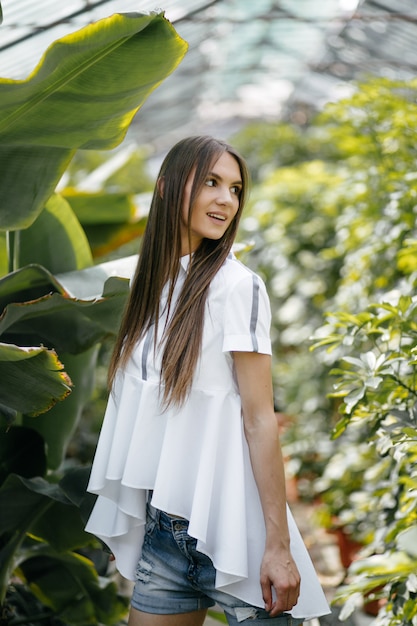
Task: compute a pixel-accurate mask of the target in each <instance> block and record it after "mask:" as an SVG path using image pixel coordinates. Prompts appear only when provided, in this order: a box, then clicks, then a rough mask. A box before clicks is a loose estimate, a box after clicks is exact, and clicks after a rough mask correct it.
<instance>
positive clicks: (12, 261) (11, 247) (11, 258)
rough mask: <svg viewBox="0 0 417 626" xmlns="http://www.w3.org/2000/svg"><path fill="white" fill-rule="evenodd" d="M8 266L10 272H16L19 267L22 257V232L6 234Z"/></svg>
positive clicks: (16, 231) (8, 232)
mask: <svg viewBox="0 0 417 626" xmlns="http://www.w3.org/2000/svg"><path fill="white" fill-rule="evenodd" d="M6 246H7V265H8V272H9V273H10V272H14V271H15V270H17V269H18V267H19V256H20V231H19V230H8V231H7V232H6Z"/></svg>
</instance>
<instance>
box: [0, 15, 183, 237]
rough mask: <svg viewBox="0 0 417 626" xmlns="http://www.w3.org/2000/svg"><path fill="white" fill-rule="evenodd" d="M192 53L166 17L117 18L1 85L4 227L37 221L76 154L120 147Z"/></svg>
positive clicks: (55, 48)
mask: <svg viewBox="0 0 417 626" xmlns="http://www.w3.org/2000/svg"><path fill="white" fill-rule="evenodd" d="M186 49H187V44H186V43H185V42H184V40H182V39H181V38H180V37H179V36H178V34H177V33H176V31H175V29H174V28H173V26H172V25H171V24H170V23H169V22H168V21H167V20H166V19H165V18H164V16H163V14H162V13H159V14H157V13H152V14H149V15H144V14H139V13H130V14H115V15H112V16H111V17H109V18H106V19H104V20H100V21H99V22H96V23H94V24H91V25H89V26H87V27H85V28H83V29H81V30H79V31H77V32H75V33H73V34H71V35H68V36H66V37H63V38H62V39H60V40H58V41H56V42H54V43H53V44H52V45H51V46H50V47H49V48H48V50H47V51H46V53H45V55H44V57H43V59H42V60H41V62H40V63H39V65H38V66H37V67H36V69H35V70H34V72H33V73H32V74H31V75H30V76H29V77H28V78H27V79H26V80H22V81H15V80H9V79H2V80H0V116H1V121H0V207H1V220H0V227H1V228H2V229H4V230H16V229H21V228H25V227H27V226H29V225H30V224H31V223H32V222H33V221H34V219H35V218H36V216H37V215H38V214H39V212H40V211H41V210H42V208H43V206H44V204H45V202H46V200H47V199H48V197H49V196H50V195H51V193H52V192H53V190H54V188H55V186H56V183H57V182H58V180H59V178H60V177H61V175H62V173H63V172H64V170H65V168H66V166H67V164H68V163H69V161H70V160H71V158H72V156H73V154H74V152H75V150H76V149H78V148H97V149H107V148H112V147H115V146H116V145H118V144H119V143H120V142H121V141H122V139H123V138H124V136H125V134H126V132H127V129H128V127H129V124H130V122H131V121H132V119H133V117H134V115H135V113H136V112H137V110H138V109H139V108H140V106H141V105H142V104H143V102H144V101H145V100H146V98H147V97H148V96H149V94H150V93H151V92H152V91H153V90H154V89H155V88H156V87H157V86H158V85H159V84H160V83H161V82H162V81H163V80H164V79H165V78H166V77H167V76H168V75H169V74H170V73H171V72H172V71H173V70H174V69H175V67H176V66H177V65H178V63H179V62H180V61H181V59H182V58H183V56H184V54H185V52H186Z"/></svg>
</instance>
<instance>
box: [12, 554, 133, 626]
mask: <svg viewBox="0 0 417 626" xmlns="http://www.w3.org/2000/svg"><path fill="white" fill-rule="evenodd" d="M19 571H20V572H21V573H23V575H24V577H25V579H26V581H27V582H28V584H29V585H30V587H31V588H32V590H33V592H34V593H35V595H36V596H37V597H38V598H39V599H40V600H42V602H43V603H44V604H45V605H46V606H49V607H51V608H52V609H53V611H54V613H55V614H56V615H57V617H59V618H60V619H62V620H63V621H64V622H65V624H68V625H74V626H75V625H77V626H85V625H86V624H99V623H100V624H109V625H110V624H111V625H114V624H117V623H120V621H121V619H122V618H123V617H126V613H127V611H128V604H129V600H128V598H127V597H124V596H121V595H119V594H118V591H117V585H116V583H114V582H109V581H104V580H100V579H99V577H98V575H97V572H96V571H95V570H94V568H93V566H92V563H91V561H89V560H88V559H86V558H85V557H83V556H81V555H79V554H74V553H67V552H66V553H64V554H60V555H58V554H53V553H51V554H48V550H43V553H41V555H40V556H36V557H33V558H31V559H28V560H26V561H25V562H24V563H23V564H22V565H21V566H20V568H19ZM104 583H106V584H104Z"/></svg>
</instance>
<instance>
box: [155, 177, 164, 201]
mask: <svg viewBox="0 0 417 626" xmlns="http://www.w3.org/2000/svg"><path fill="white" fill-rule="evenodd" d="M156 186H157V188H158V192H159V195H160V196H161V198H163V197H164V189H165V178H164V177H163V176H161V178H158V180H157V181H156Z"/></svg>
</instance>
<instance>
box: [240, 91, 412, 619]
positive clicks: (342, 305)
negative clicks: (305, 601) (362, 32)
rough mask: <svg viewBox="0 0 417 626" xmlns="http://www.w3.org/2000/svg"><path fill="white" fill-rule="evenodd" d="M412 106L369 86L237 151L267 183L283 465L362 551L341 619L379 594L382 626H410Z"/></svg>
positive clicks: (253, 216) (254, 202) (263, 244)
mask: <svg viewBox="0 0 417 626" xmlns="http://www.w3.org/2000/svg"><path fill="white" fill-rule="evenodd" d="M416 91H417V81H410V82H408V83H406V84H405V83H401V82H399V81H389V80H386V79H370V80H369V81H368V82H364V83H362V84H359V85H357V86H356V91H355V93H354V94H353V95H352V96H351V97H350V98H348V99H346V100H341V101H338V102H335V103H331V104H329V105H328V106H327V107H325V110H324V111H323V113H321V114H320V115H319V116H318V117H317V118H316V119H315V120H313V122H312V125H311V126H310V127H309V128H305V129H297V128H296V127H294V126H292V125H291V126H290V127H288V128H284V127H283V125H277V126H276V127H272V128H270V129H269V131H268V129H267V128H265V127H263V126H262V125H261V126H257V127H253V128H252V129H250V130H249V131H248V133H247V135H246V134H245V133H246V131H243V133H242V135H241V138H240V139H241V143H238V145H239V147H241V150H242V152H243V153H245V151H246V152H247V150H248V149H249V153H250V151H251V150H252V154H250V156H251V159H252V157H253V160H252V161H251V163H252V167H254V168H257V173H256V174H255V176H254V179H255V180H256V181H258V185H257V186H256V187H255V190H254V192H253V194H252V196H251V204H250V207H249V215H248V216H247V217H246V218H244V219H243V222H242V231H241V234H242V236H243V237H244V238H245V239H247V240H252V241H253V248H252V250H251V252H250V253H248V255H247V261H248V262H249V264H250V265H251V266H252V267H254V269H256V270H258V271H259V272H260V273H261V274H262V275H263V277H264V278H265V280H266V281H267V284H268V290H269V293H270V294H271V301H272V313H273V341H274V352H275V357H276V358H275V362H276V365H275V369H274V376H275V382H276V385H275V386H276V390H277V404H278V406H279V409H280V410H281V411H282V412H285V413H289V414H290V416H291V420H290V424H292V426H290V427H289V428H287V430H286V432H285V433H284V438H283V441H284V451H285V453H286V454H287V455H289V456H290V459H291V461H290V465H289V467H290V470H291V469H292V470H293V471H294V473H297V474H298V475H299V476H306V475H307V474H308V473H310V474H312V477H313V478H314V477H315V476H316V477H317V476H320V478H318V479H317V480H316V481H314V482H313V483H312V482H311V481H310V483H309V484H308V485H307V488H306V489H305V492H309V493H310V494H313V495H317V494H319V495H320V497H321V499H322V506H321V508H320V516H321V520H326V524H335V523H337V524H339V525H340V524H344V525H347V526H348V527H349V528H350V530H351V531H352V533H353V535H354V536H355V535H356V536H357V537H359V538H360V539H361V540H362V541H364V542H365V547H364V552H363V557H364V558H362V559H360V560H359V561H357V563H356V564H355V566H354V567H352V570H351V571H349V580H351V584H350V585H349V586H348V587H347V588H343V589H342V590H341V592H340V594H339V596H338V598H339V600H340V599H343V600H344V601H346V600H347V599H349V601H348V603H347V605H346V609H345V615H348V613H349V611H351V610H352V609H353V607H354V606H355V602H356V601H357V592H359V591H361V593H362V592H367V591H369V590H371V589H374V588H378V589H379V590H378V594H380V595H382V596H383V597H384V598H385V599H386V600H387V603H386V604H385V607H384V609H382V612H381V616H380V619H381V620H382V621H381V622H380V623H383V624H384V625H386V626H394V625H395V626H396V625H397V624H400V623H401V624H405V625H409V626H411V624H412V620H413V619H414V622H415V615H414V611H415V601H416V578H415V577H416V570H417V562H416V555H415V552H412V551H410V541H408V542H405V540H404V533H405V532H406V530H407V529H411V528H414V527H415V526H416V523H417V521H416V511H417V501H416V494H417V490H416V470H415V467H416V445H417V443H416V442H417V430H416V429H417V418H416V415H417V410H416V408H415V407H416V406H417V404H416V394H417V386H416V364H417V361H416V351H415V346H416V339H417V336H416V330H417V326H416V304H415V296H414V294H415V288H416V279H417V272H416V269H417V262H416V241H417V233H416V226H415V223H416V214H417V211H416V208H415V207H416V202H415V198H416V196H417V187H416V180H417V176H416V173H415V163H416V157H417V147H416V142H415V127H416V121H417V119H416V118H417V105H416V95H417V93H416ZM313 138H314V141H315V143H314V142H313V143H311V141H312V139H313ZM286 142H288V143H290V144H291V145H290V146H289V147H288V148H287V145H286ZM287 157H288V160H286V159H287ZM293 158H294V161H291V159H293ZM263 159H265V160H266V164H264V167H260V166H259V163H260V161H261V160H263ZM271 164H272V167H270V165H271ZM326 312H327V313H328V314H327V315H326ZM312 336H313V337H314V339H313V343H314V345H315V347H316V349H315V350H314V351H310V348H311V345H312V341H311V337H312ZM325 396H327V397H325ZM303 493H304V492H303ZM413 537H414V538H415V535H413ZM405 544H407V545H405ZM394 555H397V556H396V557H395V558H394ZM365 556H366V557H367V558H366V559H365ZM368 557H369V559H370V560H369V559H368ZM378 559H379V560H378ZM377 564H379V565H381V564H383V567H382V565H381V567H382V569H381V568H379V565H378V567H376V565H377ZM381 585H382V587H381Z"/></svg>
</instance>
